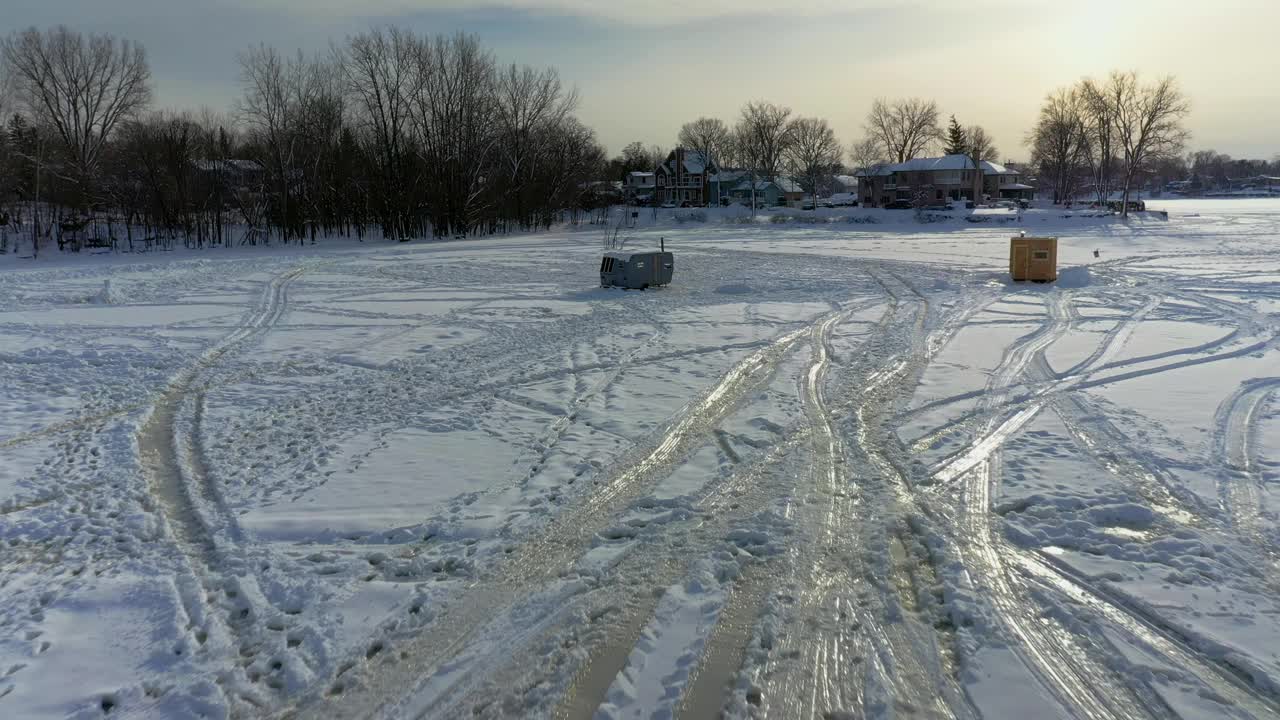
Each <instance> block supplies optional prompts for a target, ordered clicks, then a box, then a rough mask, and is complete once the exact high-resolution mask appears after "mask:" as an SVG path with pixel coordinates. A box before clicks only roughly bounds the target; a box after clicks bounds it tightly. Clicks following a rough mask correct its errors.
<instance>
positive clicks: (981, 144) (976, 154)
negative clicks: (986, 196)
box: [964, 125, 998, 202]
mask: <svg viewBox="0 0 1280 720" xmlns="http://www.w3.org/2000/svg"><path fill="white" fill-rule="evenodd" d="M964 134H965V137H966V138H967V144H966V146H965V147H966V151H965V153H966V154H967V155H968V156H969V162H971V163H973V199H974V201H975V202H977V201H979V200H981V199H982V178H983V175H982V163H983V162H984V161H989V160H993V159H995V157H996V155H997V153H998V151H997V150H996V144H995V141H994V140H993V139H992V138H991V135H989V134H988V133H987V131H986V130H985V129H983V127H982V126H981V125H971V126H969V127H968V128H965V131H964Z"/></svg>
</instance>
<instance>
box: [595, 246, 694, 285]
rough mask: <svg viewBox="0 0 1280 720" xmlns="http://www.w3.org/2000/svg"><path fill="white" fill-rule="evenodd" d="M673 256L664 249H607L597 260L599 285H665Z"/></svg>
mask: <svg viewBox="0 0 1280 720" xmlns="http://www.w3.org/2000/svg"><path fill="white" fill-rule="evenodd" d="M674 269H675V257H674V256H672V254H671V253H669V252H665V251H647V250H646V251H637V252H607V253H605V254H604V257H603V258H602V259H601V260H600V287H620V288H628V289H632V290H643V289H645V288H647V287H657V286H659V285H667V284H669V283H670V282H671V273H672V271H673V270H674Z"/></svg>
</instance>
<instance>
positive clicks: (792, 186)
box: [734, 177, 804, 193]
mask: <svg viewBox="0 0 1280 720" xmlns="http://www.w3.org/2000/svg"><path fill="white" fill-rule="evenodd" d="M770 185H773V186H775V187H777V188H778V189H779V190H781V191H782V192H784V193H798V192H804V191H803V190H802V189H801V188H800V186H799V185H798V184H796V182H795V181H794V180H792V179H791V178H786V177H776V178H774V179H772V180H767V179H766V180H756V192H761V191H763V190H767V189H768V188H769V186H770ZM750 189H751V181H750V180H743V181H742V182H741V183H740V184H739V185H738V186H737V187H735V188H734V190H742V191H744V192H745V191H748V190H750Z"/></svg>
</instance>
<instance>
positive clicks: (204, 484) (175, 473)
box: [137, 268, 303, 706]
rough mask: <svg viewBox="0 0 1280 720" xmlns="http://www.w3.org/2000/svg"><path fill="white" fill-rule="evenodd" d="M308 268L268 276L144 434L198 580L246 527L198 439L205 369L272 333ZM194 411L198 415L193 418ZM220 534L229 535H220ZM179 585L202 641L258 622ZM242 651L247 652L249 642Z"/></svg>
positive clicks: (151, 471)
mask: <svg viewBox="0 0 1280 720" xmlns="http://www.w3.org/2000/svg"><path fill="white" fill-rule="evenodd" d="M302 272H303V269H302V268H296V269H294V270H290V271H288V272H286V273H283V274H281V275H278V276H276V277H274V278H272V279H271V280H270V281H268V282H267V284H266V287H265V288H264V289H263V293H262V298H261V300H260V301H259V304H258V307H256V308H255V309H254V310H253V311H252V312H250V313H249V315H248V316H246V317H245V319H244V320H242V321H241V323H240V324H239V325H238V326H237V327H236V329H235V330H233V331H232V332H231V333H229V334H228V335H227V336H226V337H224V338H223V339H222V340H221V341H220V342H218V343H217V344H216V345H215V346H214V347H212V348H211V349H209V350H208V351H206V352H205V353H204V354H203V355H202V356H201V357H200V359H199V360H198V361H197V362H196V364H195V365H194V366H192V367H190V368H188V369H187V370H184V371H183V372H182V373H180V374H179V375H178V376H177V377H176V378H175V379H174V380H173V381H172V382H171V383H170V384H169V387H168V388H167V389H166V390H165V391H164V393H163V394H162V395H161V396H160V398H159V399H158V400H157V401H156V403H155V406H154V407H153V409H152V411H151V415H150V417H149V418H148V419H147V420H146V422H145V423H144V424H143V425H142V427H141V429H140V430H139V431H138V435H137V443H138V452H139V455H140V457H141V460H142V467H143V469H144V471H145V473H146V475H147V486H148V490H149V492H150V495H151V497H152V498H153V499H154V500H155V502H156V509H157V510H158V511H159V513H160V515H161V516H162V517H163V518H164V523H165V526H166V527H167V528H168V531H169V533H170V535H171V536H172V538H173V541H174V543H175V545H176V546H177V548H178V550H179V551H180V552H181V553H182V555H183V557H184V559H185V561H186V564H187V565H188V566H189V567H190V569H191V571H192V572H193V573H194V574H195V576H196V577H197V578H199V579H201V580H203V581H205V582H208V581H210V580H212V579H214V578H215V577H216V576H217V575H218V574H219V568H220V566H221V564H222V561H223V556H224V555H225V551H224V550H223V549H222V548H221V547H220V545H222V544H223V543H224V542H226V541H232V542H234V541H236V540H238V539H239V531H238V526H237V525H236V523H235V521H234V519H233V518H232V516H231V514H230V513H229V512H227V510H226V507H225V505H224V503H223V499H222V494H221V493H220V492H219V491H218V490H217V488H216V487H214V483H213V481H212V479H211V478H210V477H209V476H208V473H207V472H206V470H205V469H204V465H203V462H202V459H201V457H200V452H199V449H198V447H197V444H196V437H197V433H198V431H199V423H200V420H201V416H202V415H203V411H202V406H203V393H202V391H200V390H199V389H197V386H198V383H199V382H200V380H201V378H202V376H203V374H204V373H205V372H207V371H208V370H210V369H211V368H213V367H214V366H216V365H217V363H218V362H219V361H221V360H222V359H223V358H224V357H226V356H228V355H229V354H232V353H234V352H235V351H237V350H238V349H239V348H240V347H242V346H243V345H244V344H245V343H247V342H248V341H250V340H252V339H254V338H255V337H258V336H260V335H262V334H264V333H265V332H267V331H268V330H270V329H271V327H273V326H274V325H275V324H276V323H277V322H278V321H279V320H280V318H281V316H282V315H283V314H284V312H285V310H286V308H287V306H288V288H289V285H290V284H291V283H292V282H293V281H294V280H295V279H297V277H298V276H299V275H300V274H302ZM188 413H190V414H191V415H192V417H190V418H187V417H186V414H188ZM220 536H223V537H225V539H220ZM177 585H178V586H179V588H180V590H179V595H180V597H181V599H182V602H183V604H184V606H185V610H186V614H187V618H188V623H189V628H188V629H191V630H193V631H194V632H195V636H196V641H197V643H199V644H200V645H203V644H205V643H206V642H207V641H208V639H209V634H210V630H211V629H214V628H212V627H210V625H209V623H210V622H213V623H215V624H216V626H217V628H219V629H222V630H225V631H226V632H229V633H230V634H231V636H232V637H235V636H238V635H239V634H240V632H241V630H242V629H243V626H244V625H245V623H246V622H252V619H251V618H250V616H249V609H248V608H247V607H246V608H241V609H240V610H239V611H237V612H235V613H232V614H231V615H230V616H228V617H225V618H222V619H221V620H211V619H210V618H211V616H210V614H209V613H208V611H207V610H206V609H205V607H204V605H203V602H207V601H208V600H207V598H206V590H204V589H201V588H197V587H190V586H189V583H187V582H184V581H183V579H182V578H179V580H178V582H177ZM220 590H221V591H222V592H224V593H225V594H226V595H227V597H228V598H231V599H235V596H236V591H235V590H234V589H232V587H230V586H228V587H225V588H220ZM201 598H206V599H205V600H202V599H201ZM196 625H200V629H196V628H195V627H194V626H196ZM233 644H234V643H233ZM227 650H234V648H227ZM239 650H240V652H241V654H242V655H243V654H244V652H245V647H244V646H242V647H240V648H239ZM250 654H252V651H250ZM240 699H242V700H244V701H246V702H248V703H250V704H251V705H255V706H257V705H259V704H260V703H261V699H260V698H255V697H253V696H252V695H251V694H246V695H243V696H242V697H241V698H240Z"/></svg>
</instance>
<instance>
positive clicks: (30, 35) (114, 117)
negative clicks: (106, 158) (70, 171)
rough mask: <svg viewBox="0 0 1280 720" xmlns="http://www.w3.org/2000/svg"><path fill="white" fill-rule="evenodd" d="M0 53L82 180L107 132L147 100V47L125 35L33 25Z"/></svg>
mask: <svg viewBox="0 0 1280 720" xmlns="http://www.w3.org/2000/svg"><path fill="white" fill-rule="evenodd" d="M0 55H2V56H3V58H4V64H5V66H6V67H7V68H8V70H7V73H8V74H9V76H10V82H12V83H13V84H14V87H15V90H16V91H17V96H18V98H19V99H20V100H21V102H22V103H23V104H24V105H25V106H26V107H27V108H28V109H29V110H30V111H31V113H32V114H33V115H34V116H35V117H36V119H37V123H38V124H47V125H49V126H50V127H52V128H53V129H54V130H55V131H56V132H57V135H58V138H59V139H60V140H61V141H62V144H63V145H64V146H65V149H66V151H67V153H68V154H69V156H70V159H71V162H72V163H73V164H74V166H75V169H76V170H77V171H78V172H79V173H80V174H81V176H82V178H85V179H88V178H91V177H92V176H93V174H94V173H95V171H96V169H97V165H98V161H99V160H100V158H101V157H102V152H103V148H104V146H105V145H106V142H107V139H108V138H109V137H110V136H111V133H112V131H113V130H115V129H116V127H117V126H118V125H119V124H120V122H121V121H122V120H125V119H126V118H129V117H132V116H133V115H135V114H136V113H137V112H138V111H140V110H141V109H142V108H144V107H145V106H146V105H147V103H149V102H150V100H151V86H150V81H151V69H150V67H149V66H148V64H147V54H146V51H145V50H143V48H142V46H140V45H136V44H133V43H131V42H129V41H128V40H118V39H116V38H115V37H112V36H110V35H90V36H88V37H87V38H86V37H85V36H84V35H81V34H80V33H77V32H72V31H71V30H70V29H68V28H67V27H65V26H61V25H60V26H58V27H56V28H53V29H51V30H48V31H46V32H44V33H41V32H40V31H39V30H37V29H36V28H34V27H33V28H30V29H28V30H24V31H22V32H19V33H15V34H13V35H11V36H9V37H8V38H6V39H5V40H3V41H2V42H0Z"/></svg>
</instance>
